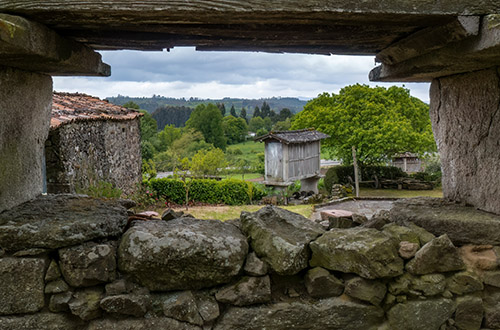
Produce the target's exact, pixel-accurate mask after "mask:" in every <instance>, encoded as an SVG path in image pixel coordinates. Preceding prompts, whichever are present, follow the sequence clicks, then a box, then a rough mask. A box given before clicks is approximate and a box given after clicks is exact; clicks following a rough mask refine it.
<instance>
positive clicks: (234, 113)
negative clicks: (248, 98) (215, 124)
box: [229, 105, 238, 117]
mask: <svg viewBox="0 0 500 330" xmlns="http://www.w3.org/2000/svg"><path fill="white" fill-rule="evenodd" d="M229 114H230V115H231V116H233V117H237V116H238V114H237V113H236V109H235V108H234V105H232V106H231V110H229Z"/></svg>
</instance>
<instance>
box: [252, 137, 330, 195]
mask: <svg viewBox="0 0 500 330" xmlns="http://www.w3.org/2000/svg"><path fill="white" fill-rule="evenodd" d="M329 137H330V136H329V135H327V134H324V133H321V132H318V131H315V130H311V129H303V130H296V131H275V132H270V133H269V134H266V135H264V136H261V137H258V138H257V139H256V140H257V141H261V142H264V143H265V145H266V146H265V157H266V159H265V167H266V169H265V184H266V185H270V186H283V187H286V186H288V185H290V184H292V183H293V182H294V181H296V180H301V187H302V190H305V191H310V190H312V191H314V192H316V193H317V191H318V188H317V184H318V180H319V178H320V161H321V148H320V147H321V144H320V141H321V140H323V139H326V138H329Z"/></svg>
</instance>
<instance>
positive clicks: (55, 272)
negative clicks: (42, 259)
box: [45, 260, 61, 282]
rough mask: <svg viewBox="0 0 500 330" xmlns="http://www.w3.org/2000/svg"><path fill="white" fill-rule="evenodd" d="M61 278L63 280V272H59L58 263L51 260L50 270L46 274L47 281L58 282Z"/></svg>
mask: <svg viewBox="0 0 500 330" xmlns="http://www.w3.org/2000/svg"><path fill="white" fill-rule="evenodd" d="M59 278H61V271H60V270H59V266H58V265H57V262H55V260H51V261H50V264H49V268H48V269H47V272H46V273H45V281H46V282H51V281H55V280H58V279H59Z"/></svg>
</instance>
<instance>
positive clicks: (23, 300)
mask: <svg viewBox="0 0 500 330" xmlns="http://www.w3.org/2000/svg"><path fill="white" fill-rule="evenodd" d="M47 264H48V260H47V259H43V258H9V257H7V258H1V259H0V315H7V314H23V313H33V312H37V311H39V310H41V309H42V308H43V306H44V304H45V300H44V299H45V296H44V288H45V282H44V276H45V269H46V267H47Z"/></svg>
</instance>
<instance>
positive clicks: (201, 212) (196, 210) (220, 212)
mask: <svg viewBox="0 0 500 330" xmlns="http://www.w3.org/2000/svg"><path fill="white" fill-rule="evenodd" d="M262 207H264V205H239V206H195V207H190V208H189V210H187V211H186V210H185V208H180V209H178V211H184V212H186V213H190V214H192V215H193V216H194V217H195V218H197V219H206V220H210V219H217V220H222V221H225V220H230V219H236V218H239V217H240V214H241V212H242V211H247V212H255V211H258V210H260V209H261V208H262ZM280 207H281V208H284V209H287V210H289V211H292V212H295V213H299V214H301V215H303V216H305V217H306V218H309V217H310V216H311V214H312V212H313V206H312V205H290V206H280Z"/></svg>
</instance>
